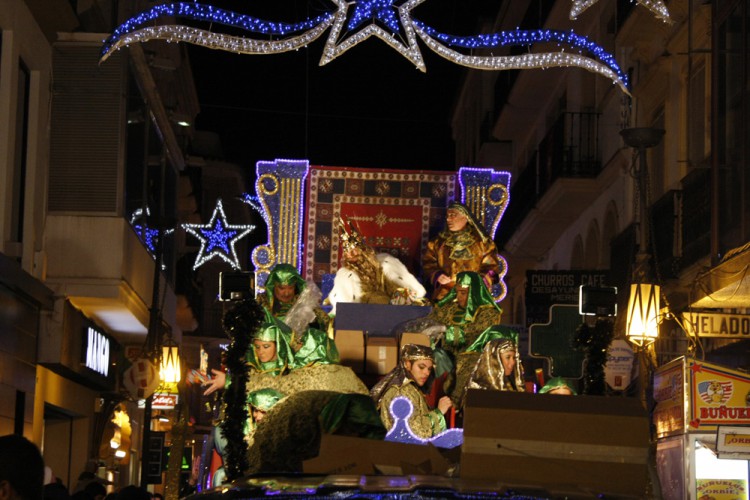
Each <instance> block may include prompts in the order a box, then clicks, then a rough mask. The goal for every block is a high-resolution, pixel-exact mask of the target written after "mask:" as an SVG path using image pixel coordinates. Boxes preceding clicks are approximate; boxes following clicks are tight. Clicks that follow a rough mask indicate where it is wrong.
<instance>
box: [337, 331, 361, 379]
mask: <svg viewBox="0 0 750 500" xmlns="http://www.w3.org/2000/svg"><path fill="white" fill-rule="evenodd" d="M334 343H335V344H336V348H337V349H338V351H339V356H340V357H341V364H342V365H344V366H348V367H349V368H351V369H352V370H353V371H354V373H358V374H362V373H364V372H365V334H364V332H363V331H362V330H336V336H335V339H334Z"/></svg>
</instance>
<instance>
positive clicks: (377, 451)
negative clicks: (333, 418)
mask: <svg viewBox="0 0 750 500" xmlns="http://www.w3.org/2000/svg"><path fill="white" fill-rule="evenodd" d="M302 467H303V471H304V473H305V474H389V475H390V474H394V475H401V474H406V475H409V474H435V475H443V474H446V473H447V472H448V469H449V467H450V462H449V461H448V460H447V459H446V458H445V457H443V455H442V454H441V453H440V452H439V451H438V449H437V448H435V447H434V446H432V445H418V444H403V443H394V442H390V441H379V440H375V439H363V438H355V437H346V436H335V435H331V434H323V436H322V437H321V440H320V452H319V453H318V456H317V457H316V458H313V459H310V460H305V461H304V462H303V464H302Z"/></svg>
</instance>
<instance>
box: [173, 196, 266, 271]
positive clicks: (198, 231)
mask: <svg viewBox="0 0 750 500" xmlns="http://www.w3.org/2000/svg"><path fill="white" fill-rule="evenodd" d="M182 228H183V229H185V231H187V232H188V233H190V234H192V235H193V236H195V237H196V238H198V239H199V240H200V242H201V248H200V250H199V251H198V255H197V257H196V258H195V264H194V265H193V270H195V269H198V268H199V267H200V266H202V265H203V264H204V263H206V262H207V261H209V260H211V259H213V258H214V257H219V258H220V259H222V260H223V261H225V262H226V263H227V264H229V265H231V266H232V267H233V268H234V269H241V268H242V267H241V266H240V262H239V258H238V257H237V250H236V249H235V244H236V243H237V241H239V240H240V239H242V238H244V237H245V236H247V235H248V234H249V233H250V232H251V231H253V230H254V229H255V226H254V225H234V224H229V223H227V216H226V214H224V206H223V205H222V203H221V198H219V199H217V200H216V207H215V208H214V212H213V214H212V215H211V220H210V221H209V222H208V224H183V225H182Z"/></svg>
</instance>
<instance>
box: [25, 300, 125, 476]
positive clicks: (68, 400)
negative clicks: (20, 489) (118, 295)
mask: <svg viewBox="0 0 750 500" xmlns="http://www.w3.org/2000/svg"><path fill="white" fill-rule="evenodd" d="M55 319H59V320H58V321H55ZM39 344H40V345H39V363H38V365H37V390H36V394H35V399H34V414H35V416H36V418H35V419H34V435H35V436H37V435H38V436H41V439H40V442H41V448H42V454H43V455H44V460H45V462H46V463H47V465H49V466H50V467H51V468H52V471H53V474H54V475H55V476H56V477H58V478H60V479H61V480H62V482H63V483H64V484H65V485H67V486H68V487H69V488H71V489H73V488H74V487H75V484H76V482H77V479H78V476H79V475H80V474H81V473H82V472H84V471H90V472H95V471H96V470H97V468H99V467H100V466H102V465H103V466H111V465H112V464H106V463H104V462H103V461H102V460H101V457H100V447H102V440H103V439H104V438H105V436H104V434H105V432H104V431H105V428H106V427H107V424H108V422H109V421H110V420H111V419H112V416H113V411H114V409H115V406H116V403H118V402H119V401H118V397H117V396H116V395H115V393H114V390H115V383H116V376H115V372H116V370H117V367H116V360H117V358H118V353H119V352H120V346H119V344H118V343H117V341H116V340H115V339H114V338H113V337H112V336H110V335H108V334H107V333H106V332H105V331H104V330H103V329H102V328H101V327H99V326H98V325H97V324H96V323H94V322H93V321H91V320H90V319H88V318H87V317H86V316H85V315H84V314H83V313H82V312H81V311H79V310H78V309H76V308H75V307H74V306H73V305H72V304H71V303H70V302H69V301H67V300H65V301H62V300H61V301H59V303H58V310H56V314H55V315H53V318H49V320H48V321H47V322H46V325H45V328H43V329H42V335H41V336H40V343H39ZM105 444H106V445H107V446H106V448H109V446H110V445H109V438H107V443H105Z"/></svg>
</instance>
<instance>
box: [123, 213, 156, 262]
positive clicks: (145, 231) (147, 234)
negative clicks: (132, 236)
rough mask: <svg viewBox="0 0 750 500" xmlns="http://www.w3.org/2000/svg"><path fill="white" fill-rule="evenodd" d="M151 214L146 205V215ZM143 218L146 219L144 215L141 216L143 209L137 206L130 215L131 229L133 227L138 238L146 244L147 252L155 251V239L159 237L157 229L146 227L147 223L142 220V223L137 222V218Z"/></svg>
mask: <svg viewBox="0 0 750 500" xmlns="http://www.w3.org/2000/svg"><path fill="white" fill-rule="evenodd" d="M149 215H151V213H150V212H149V209H148V207H146V216H149ZM139 219H143V220H144V221H145V220H146V217H143V209H141V208H139V209H137V210H136V211H135V212H133V214H132V215H131V216H130V225H131V226H133V229H135V233H136V234H137V235H138V239H139V240H141V242H142V243H143V244H144V245H146V248H148V250H149V252H151V253H152V254H153V253H156V241H157V240H158V238H159V230H158V229H151V228H150V227H148V225H147V224H146V223H145V222H144V223H143V224H141V223H139V222H138V220H139Z"/></svg>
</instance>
